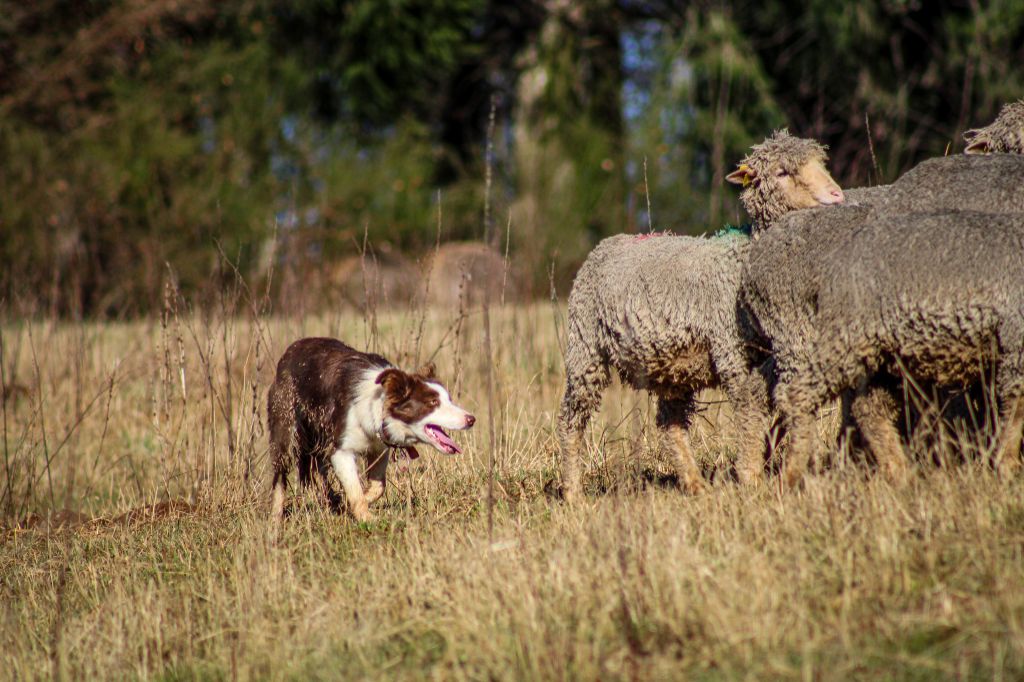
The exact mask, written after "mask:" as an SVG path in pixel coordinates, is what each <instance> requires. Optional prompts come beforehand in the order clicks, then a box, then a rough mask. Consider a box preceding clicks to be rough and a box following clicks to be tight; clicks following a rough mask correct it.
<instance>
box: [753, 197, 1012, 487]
mask: <svg viewBox="0 0 1024 682" xmlns="http://www.w3.org/2000/svg"><path fill="white" fill-rule="evenodd" d="M856 210H857V211H860V212H863V211H864V210H865V209H863V208H860V209H856ZM800 217H801V218H805V219H811V220H813V217H808V216H800ZM857 217H858V216H852V218H851V220H853V221H855V220H856V219H857ZM860 217H861V218H863V217H864V216H863V214H862V215H861V216H860ZM786 227H787V226H785V225H779V226H777V227H776V228H775V229H774V230H773V231H772V232H771V233H770V234H769V235H767V236H766V238H764V239H760V240H757V241H756V242H754V243H753V244H752V245H751V248H750V250H749V253H748V258H747V261H746V266H745V268H744V272H743V284H742V287H743V291H742V300H743V304H744V305H745V306H746V307H747V308H748V309H749V310H750V311H751V313H752V314H753V316H754V318H756V320H757V322H758V323H759V324H760V328H761V329H762V330H763V331H764V332H765V333H766V334H767V335H768V336H769V337H770V338H771V343H772V349H773V354H774V359H775V362H776V368H777V372H778V375H777V383H776V386H775V390H774V398H775V405H776V407H777V408H778V409H779V411H780V412H781V413H782V414H783V416H784V419H785V422H786V425H787V427H788V430H789V432H790V433H791V435H792V443H791V445H790V448H789V452H788V455H787V461H786V469H785V480H786V483H787V484H788V485H791V486H792V485H796V484H797V483H799V481H800V480H801V478H802V475H803V471H804V469H805V468H806V464H807V461H808V460H809V458H810V452H811V449H812V443H813V438H814V435H815V419H814V415H815V413H816V411H817V410H818V409H819V408H820V407H821V406H822V405H824V403H825V402H826V401H827V400H829V399H831V398H834V397H836V396H837V395H838V394H839V393H841V392H842V391H844V390H849V389H856V390H857V391H858V398H857V399H856V400H855V401H854V403H853V405H852V408H853V416H854V418H855V419H856V421H857V423H858V425H859V426H860V428H861V430H862V432H863V434H864V436H865V438H866V439H867V440H868V444H869V446H870V448H871V450H872V452H873V453H874V454H875V456H876V459H877V461H878V464H879V466H880V467H881V468H882V469H883V470H885V471H886V472H887V473H888V474H889V475H890V476H891V477H892V478H894V479H896V480H900V479H902V477H903V475H904V474H905V457H904V454H903V450H902V445H901V443H900V440H899V433H898V431H897V430H896V427H895V423H894V420H895V417H896V416H897V414H896V413H897V405H896V403H895V401H894V398H893V396H892V393H891V392H890V391H888V390H887V389H886V388H885V387H884V386H882V385H880V384H879V383H878V382H877V381H876V380H875V379H876V375H877V373H878V372H880V371H887V372H892V373H901V372H903V371H906V372H908V373H910V374H911V375H912V376H914V377H915V378H921V379H923V380H926V381H930V382H934V383H936V384H946V385H949V384H953V383H960V382H966V381H971V380H975V379H977V378H979V377H980V376H981V372H982V369H981V368H983V367H985V366H994V368H995V377H996V395H997V398H998V401H999V403H1000V405H1001V406H1002V407H1001V418H1002V420H1003V429H1002V431H1001V434H1000V438H999V441H998V444H997V448H996V457H995V460H996V462H997V464H999V465H1000V466H1004V467H1005V468H1012V467H1014V466H1016V464H1017V458H1016V453H1017V452H1018V451H1019V449H1020V440H1021V430H1022V426H1024V306H1022V304H1021V302H1022V301H1024V275H1022V273H1024V220H1022V217H1021V216H1020V215H1015V214H1012V213H1007V214H990V213H977V212H969V211H962V212H955V211H945V212H931V213H911V214H903V215H896V216H891V217H887V218H884V217H883V218H875V217H872V216H868V217H867V218H865V219H863V220H862V222H861V224H859V225H856V226H854V228H855V229H839V230H829V229H819V230H817V231H814V230H803V231H799V230H798V231H796V232H787V230H786ZM811 261H814V265H813V266H811V267H808V264H809V263H810V262H811Z"/></svg>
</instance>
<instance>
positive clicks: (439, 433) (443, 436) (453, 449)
mask: <svg viewBox="0 0 1024 682" xmlns="http://www.w3.org/2000/svg"><path fill="white" fill-rule="evenodd" d="M427 430H428V431H430V435H432V436H433V437H434V438H436V439H437V442H438V444H439V445H440V446H441V449H442V450H444V451H445V452H447V453H449V454H452V455H457V454H459V453H460V452H462V450H460V449H459V446H458V445H456V444H455V441H453V440H452V439H451V438H449V437H448V434H447V433H445V432H444V430H442V429H441V428H440V427H437V426H434V425H433V424H430V425H428V426H427Z"/></svg>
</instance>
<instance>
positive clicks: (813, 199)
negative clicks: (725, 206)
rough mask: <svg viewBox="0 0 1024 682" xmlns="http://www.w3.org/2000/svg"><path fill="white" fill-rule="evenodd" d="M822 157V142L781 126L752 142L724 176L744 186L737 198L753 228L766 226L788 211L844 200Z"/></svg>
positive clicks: (764, 227)
mask: <svg viewBox="0 0 1024 682" xmlns="http://www.w3.org/2000/svg"><path fill="white" fill-rule="evenodd" d="M825 160H826V156H825V148H824V147H823V146H822V145H820V144H818V143H817V142H815V141H814V140H805V139H801V138H798V137H793V136H792V135H790V134H789V133H788V132H787V131H785V130H780V131H777V132H776V133H774V134H773V135H772V136H771V137H769V138H768V139H766V140H765V141H764V142H763V143H761V144H759V145H755V146H754V148H753V150H752V151H751V153H750V154H749V155H747V157H746V158H744V159H743V161H742V163H740V165H739V167H738V168H737V169H736V170H735V171H733V172H732V173H730V174H729V175H728V176H727V177H726V180H728V181H729V182H731V183H734V184H737V185H742V186H743V188H744V189H743V192H742V194H740V201H741V202H743V207H744V208H745V209H747V213H749V214H750V217H751V218H753V219H754V224H755V226H756V229H758V230H765V229H768V228H769V227H771V225H772V224H773V223H774V222H775V220H777V219H778V218H780V217H782V216H783V215H785V214H787V213H789V212H790V211H797V210H800V209H802V208H815V207H817V206H828V205H831V204H839V203H842V202H843V199H844V197H843V190H841V189H840V188H839V185H838V184H836V181H835V180H833V179H832V176H831V175H829V172H828V170H827V169H826V168H825Z"/></svg>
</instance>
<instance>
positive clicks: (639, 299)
mask: <svg viewBox="0 0 1024 682" xmlns="http://www.w3.org/2000/svg"><path fill="white" fill-rule="evenodd" d="M749 244H750V238H749V237H748V236H746V235H744V234H742V233H740V232H738V231H729V232H726V233H724V234H722V235H720V236H715V237H711V238H703V237H685V236H658V237H653V238H647V239H643V240H640V239H638V238H637V236H634V235H618V236H615V237H610V238H608V239H605V240H603V241H602V242H601V243H600V244H598V245H597V247H596V248H595V249H594V250H593V251H592V252H591V254H590V256H589V257H588V258H587V260H586V262H585V263H584V264H583V266H582V267H581V268H580V270H579V272H578V273H577V275H576V279H575V281H574V282H573V287H572V293H571V294H570V296H569V312H568V330H567V333H568V338H567V341H566V349H565V368H566V390H565V395H564V398H563V401H562V409H561V414H560V417H559V422H560V431H561V433H562V436H563V442H564V447H565V448H566V450H565V455H566V457H575V456H576V454H575V453H574V452H572V450H574V449H576V445H575V441H573V439H574V438H578V435H579V434H580V433H581V432H582V431H583V429H585V428H586V425H587V422H588V421H589V419H590V416H591V414H592V413H593V412H594V411H595V410H597V409H598V407H599V406H600V401H601V392H602V391H603V390H604V388H606V387H607V385H608V383H609V381H610V369H611V368H612V367H614V369H615V370H616V372H617V373H618V374H619V376H620V378H621V379H622V381H623V382H624V383H626V384H628V385H629V386H631V387H633V388H635V389H642V390H648V391H650V392H652V393H654V394H655V395H657V396H658V397H659V399H660V400H662V401H673V400H676V401H682V402H683V403H687V404H688V401H691V400H692V397H693V394H694V393H696V392H697V391H699V390H701V389H704V388H709V387H714V386H721V387H722V389H723V390H724V391H725V393H726V394H727V395H728V397H729V398H730V400H731V401H732V402H733V404H734V406H735V408H736V410H737V412H738V414H739V415H741V417H742V418H738V419H737V423H739V424H741V425H742V426H743V427H744V433H743V434H741V439H742V440H743V443H744V444H743V446H742V450H743V452H744V453H746V457H747V463H748V468H747V469H746V470H745V471H744V472H742V473H741V476H742V475H750V476H754V475H757V474H758V473H759V469H760V466H761V462H762V460H760V459H759V455H760V453H762V452H763V441H762V438H763V434H764V431H765V430H766V427H767V421H768V398H767V396H768V391H767V386H766V384H765V381H764V379H763V377H762V376H761V375H760V374H759V373H758V372H757V371H756V369H754V368H753V364H754V363H753V362H752V360H751V358H750V356H749V350H750V349H749V348H748V347H747V340H749V339H751V338H753V328H752V327H751V325H750V322H749V320H748V319H747V318H746V317H745V316H744V315H742V314H739V315H738V313H737V307H736V302H737V297H738V294H739V287H740V274H741V269H742V261H743V254H744V252H745V250H746V249H747V247H748V246H749ZM691 407H692V406H691ZM659 415H661V408H659ZM677 416H678V418H679V419H680V420H681V421H682V422H684V423H685V422H686V421H687V420H688V419H689V414H688V413H686V414H681V415H677ZM666 419H667V417H666ZM661 421H663V420H662V419H661V417H660V416H659V422H661ZM741 456H742V455H741ZM567 464H568V465H570V466H571V460H570V461H568V462H567ZM755 464H756V465H757V468H758V471H757V472H755V471H754V470H753V469H754V465H755Z"/></svg>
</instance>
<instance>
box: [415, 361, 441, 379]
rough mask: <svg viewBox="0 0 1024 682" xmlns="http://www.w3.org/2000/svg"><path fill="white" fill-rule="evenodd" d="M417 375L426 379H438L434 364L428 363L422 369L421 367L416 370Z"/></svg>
mask: <svg viewBox="0 0 1024 682" xmlns="http://www.w3.org/2000/svg"><path fill="white" fill-rule="evenodd" d="M416 373H417V374H419V375H420V376H421V377H423V378H424V379H436V378H437V367H435V366H434V363H432V362H428V363H426V364H425V365H423V366H422V367H420V368H419V369H418V370H416Z"/></svg>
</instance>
